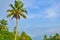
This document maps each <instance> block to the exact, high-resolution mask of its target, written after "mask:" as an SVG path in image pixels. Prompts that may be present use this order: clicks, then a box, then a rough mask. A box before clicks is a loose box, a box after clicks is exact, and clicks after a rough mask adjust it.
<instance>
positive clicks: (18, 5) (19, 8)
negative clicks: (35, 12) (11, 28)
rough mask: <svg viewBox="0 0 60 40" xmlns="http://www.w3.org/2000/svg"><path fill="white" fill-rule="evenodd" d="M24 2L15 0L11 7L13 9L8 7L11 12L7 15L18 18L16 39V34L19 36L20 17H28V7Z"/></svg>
mask: <svg viewBox="0 0 60 40" xmlns="http://www.w3.org/2000/svg"><path fill="white" fill-rule="evenodd" d="M23 5H24V4H23V3H22V2H21V1H20V0H15V4H14V5H12V4H10V7H11V8H12V9H8V10H7V12H9V14H8V15H7V17H12V18H11V19H13V18H15V19H16V27H15V28H16V30H15V40H16V36H17V28H18V19H20V17H23V18H24V19H26V16H25V14H24V13H26V14H27V11H26V9H25V8H24V7H23Z"/></svg>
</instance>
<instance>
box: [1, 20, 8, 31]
mask: <svg viewBox="0 0 60 40" xmlns="http://www.w3.org/2000/svg"><path fill="white" fill-rule="evenodd" d="M6 25H7V20H5V19H2V20H0V30H4V31H8V28H7V26H6Z"/></svg>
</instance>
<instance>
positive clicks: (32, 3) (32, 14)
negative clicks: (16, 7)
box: [0, 0, 60, 40]
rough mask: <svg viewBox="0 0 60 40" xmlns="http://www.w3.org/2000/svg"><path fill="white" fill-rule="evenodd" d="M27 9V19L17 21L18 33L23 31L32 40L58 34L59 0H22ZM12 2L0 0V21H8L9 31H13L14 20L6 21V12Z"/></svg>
mask: <svg viewBox="0 0 60 40" xmlns="http://www.w3.org/2000/svg"><path fill="white" fill-rule="evenodd" d="M22 2H23V3H24V7H25V8H26V9H27V11H28V14H27V19H26V20H25V19H23V18H22V17H21V19H20V20H19V25H18V31H19V32H22V31H25V32H26V33H27V34H29V35H30V36H31V37H32V39H33V40H43V36H44V34H47V35H48V36H49V35H54V34H55V33H56V32H57V33H60V31H59V30H60V0H22ZM10 3H12V4H14V0H5V1H4V0H0V19H3V18H4V19H6V20H8V24H9V25H8V26H9V30H10V31H13V28H14V26H15V19H13V20H10V19H9V18H8V19H7V17H6V15H7V14H8V13H7V12H6V10H7V9H10V7H9V4H10Z"/></svg>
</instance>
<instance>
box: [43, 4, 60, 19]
mask: <svg viewBox="0 0 60 40" xmlns="http://www.w3.org/2000/svg"><path fill="white" fill-rule="evenodd" d="M59 8H60V4H59V3H57V4H54V3H53V4H52V6H51V7H50V8H48V9H47V10H46V11H45V12H44V13H45V14H46V16H45V17H46V18H56V17H58V16H60V14H59V13H58V12H59Z"/></svg>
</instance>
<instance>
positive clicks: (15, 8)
mask: <svg viewBox="0 0 60 40" xmlns="http://www.w3.org/2000/svg"><path fill="white" fill-rule="evenodd" d="M23 5H24V4H23V3H22V2H21V1H19V0H18V1H17V0H15V4H14V5H12V4H10V7H11V8H12V9H9V10H7V12H9V14H8V15H7V17H11V16H12V19H13V18H16V19H20V16H22V17H23V18H25V19H26V16H25V14H23V13H26V14H27V11H26V9H25V8H23Z"/></svg>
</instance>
